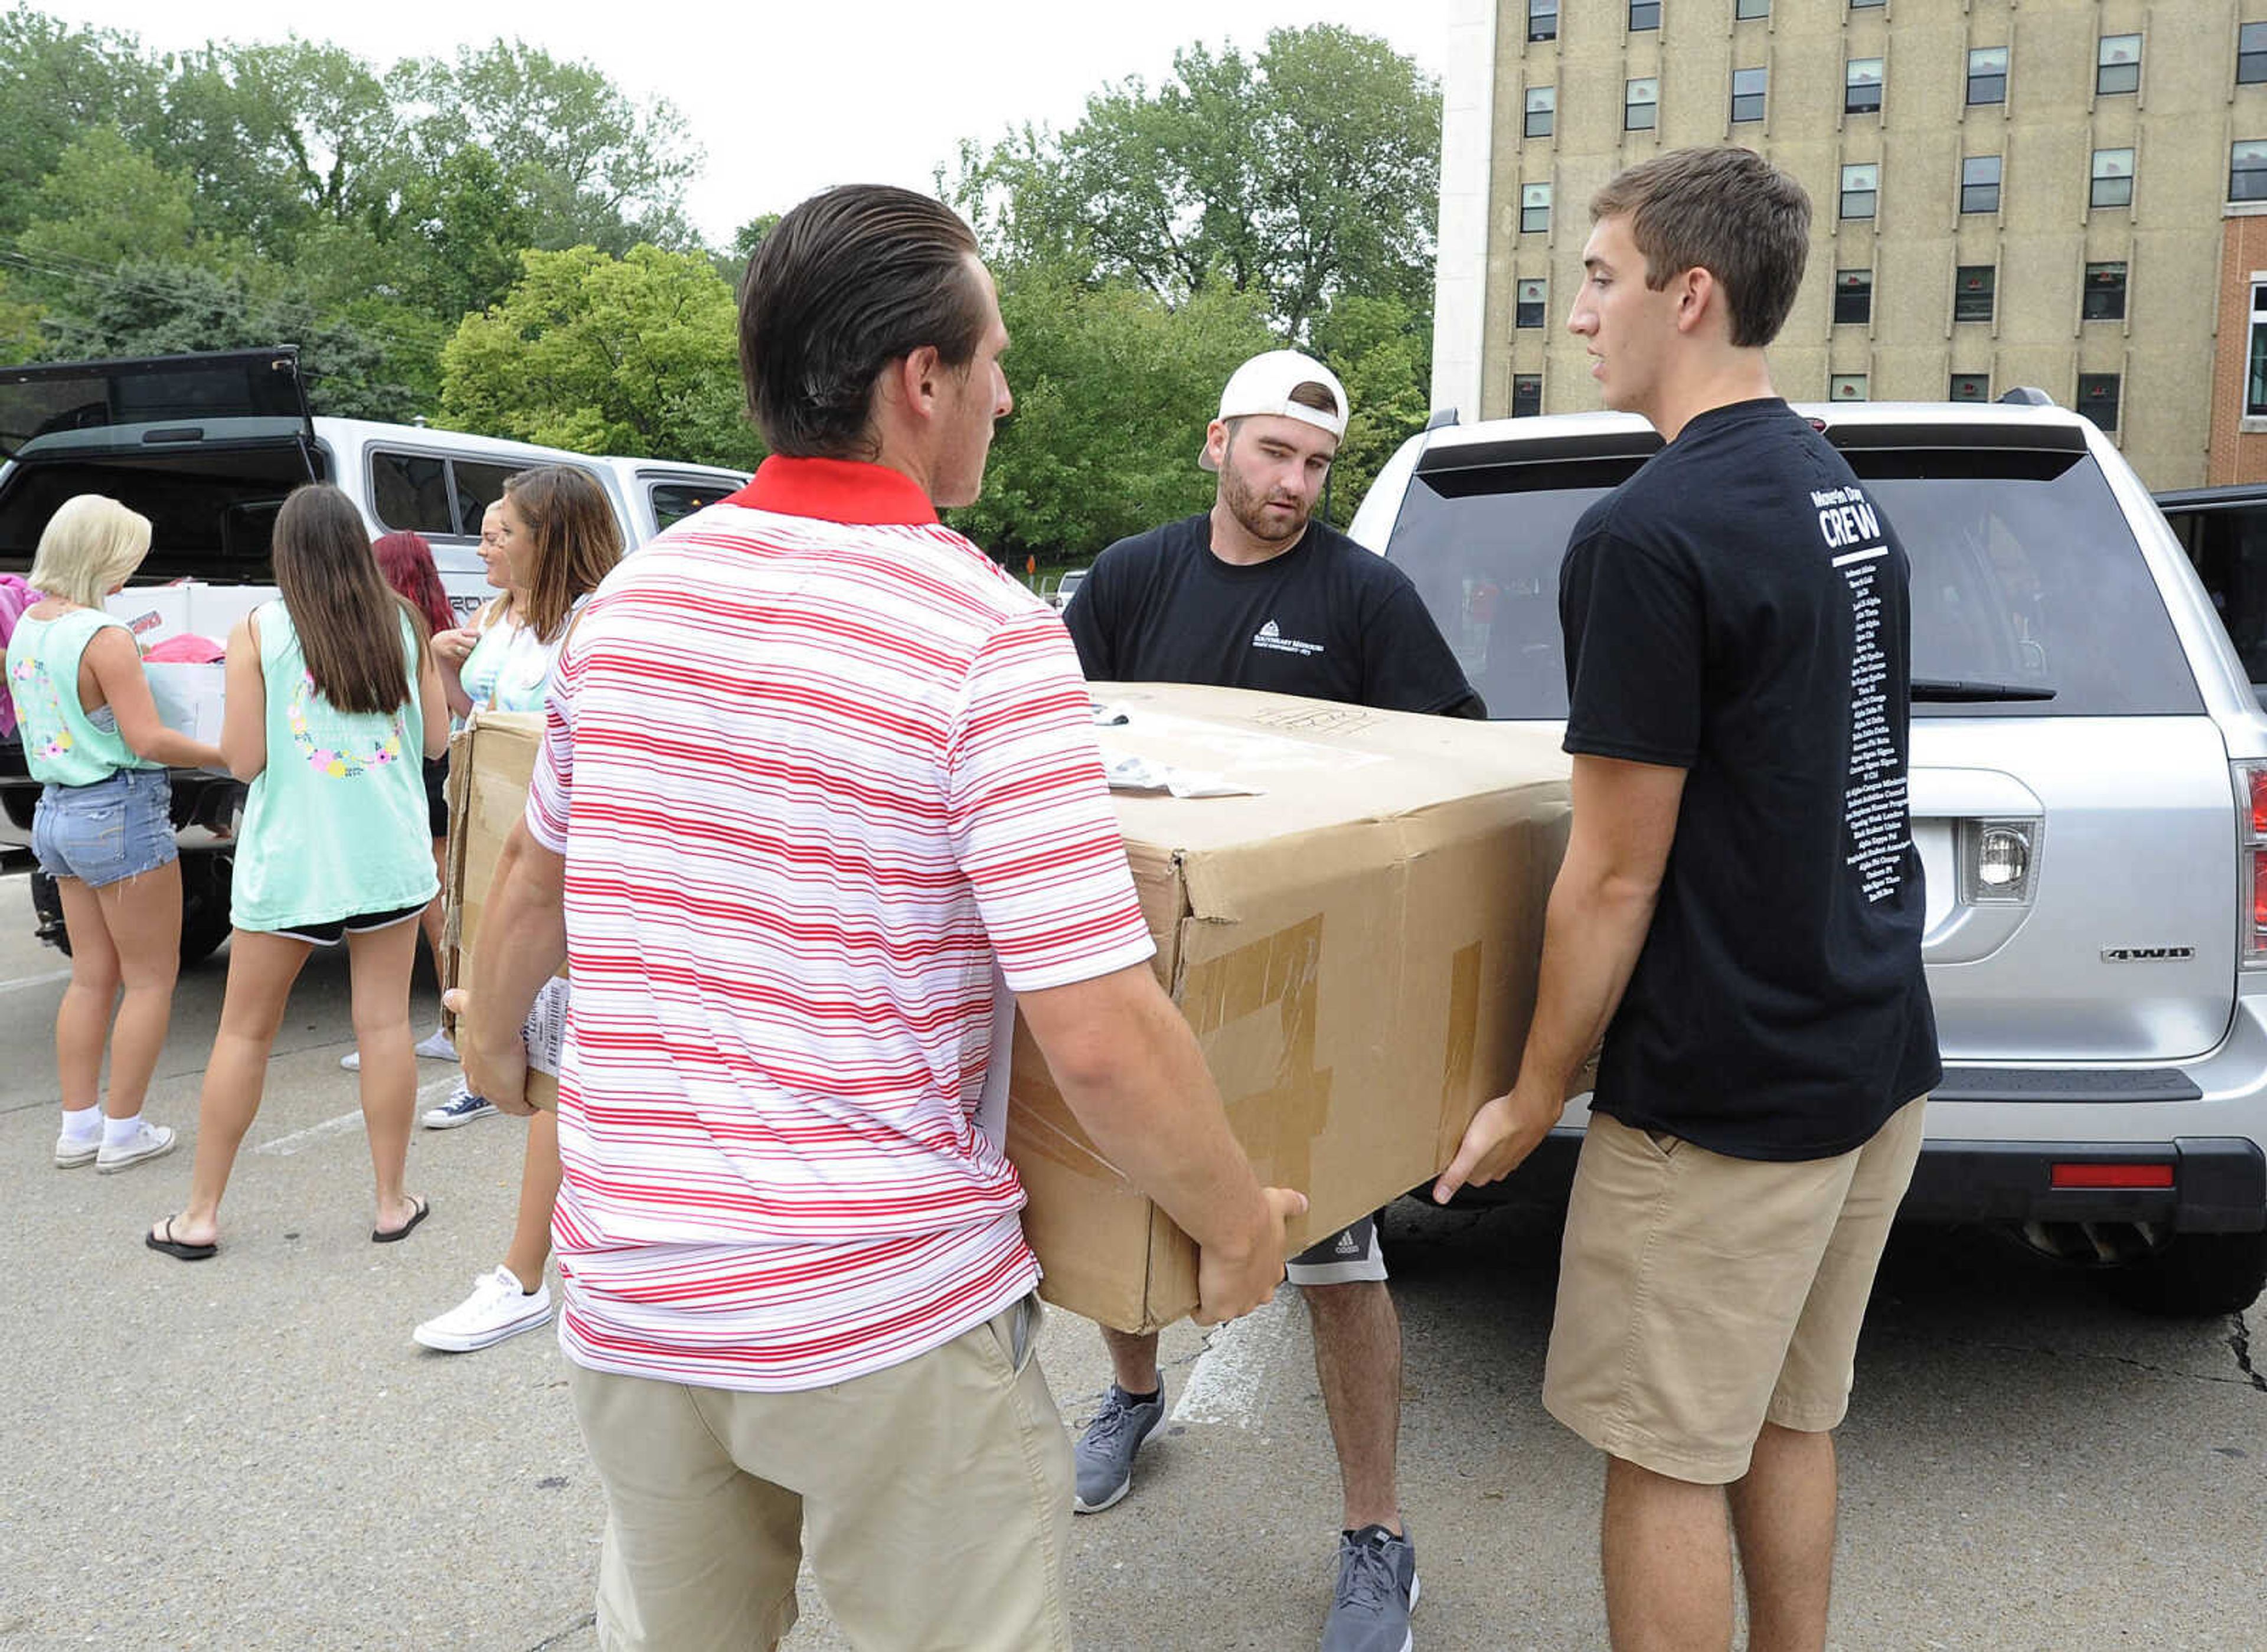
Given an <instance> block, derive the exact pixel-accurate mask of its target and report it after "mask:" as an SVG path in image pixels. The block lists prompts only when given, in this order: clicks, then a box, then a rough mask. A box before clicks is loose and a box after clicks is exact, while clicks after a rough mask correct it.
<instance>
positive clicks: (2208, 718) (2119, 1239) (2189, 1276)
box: [1352, 393, 2267, 1313]
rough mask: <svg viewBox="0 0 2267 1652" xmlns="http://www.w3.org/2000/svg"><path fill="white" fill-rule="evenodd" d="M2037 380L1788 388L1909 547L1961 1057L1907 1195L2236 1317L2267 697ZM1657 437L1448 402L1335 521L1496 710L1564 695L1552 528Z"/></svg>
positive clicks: (2255, 1122) (1922, 747)
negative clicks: (1818, 393) (1451, 407)
mask: <svg viewBox="0 0 2267 1652" xmlns="http://www.w3.org/2000/svg"><path fill="white" fill-rule="evenodd" d="M2028 394H2029V395H2030V396H2032V397H2034V398H2036V393H2028ZM2037 401H2043V398H2036V400H2032V401H2026V402H2024V403H2023V404H2021V405H2014V406H2002V405H1993V406H1988V407H1953V406H1949V405H1947V406H1924V405H1913V406H1897V405H1889V404H1878V403H1865V404H1852V403H1835V404H1830V405H1827V406H1814V407H1801V408H1799V409H1798V411H1800V412H1802V413H1804V414H1805V415H1808V417H1809V418H1810V419H1811V422H1813V423H1814V424H1816V426H1818V428H1819V429H1820V430H1823V432H1824V433H1825V435H1826V437H1827V439H1828V440H1830V441H1831V442H1832V443H1833V444H1835V445H1836V446H1837V447H1838V448H1839V449H1840V450H1841V451H1842V453H1843V456H1844V457H1845V459H1848V460H1849V462H1850V464H1851V466H1852V467H1853V468H1854V469H1855V470H1856V471H1857V473H1858V474H1859V476H1860V478H1861V479H1862V480H1863V481H1865V483H1866V485H1867V492H1868V494H1869V495H1870V496H1872V497H1873V498H1874V499H1875V500H1876V501H1878V502H1879V503H1881V505H1882V508H1883V510H1884V511H1885V513H1886V514H1887V515H1888V516H1889V519H1890V520H1891V521H1892V522H1893V523H1895V524H1896V525H1897V531H1898V533H1899V535H1900V537H1901V538H1902V539H1903V540H1904V546H1905V549H1906V552H1907V554H1908V555H1909V556H1910V558H1911V563H1912V591H1911V612H1912V672H1913V679H1914V683H1913V706H1912V718H1913V727H1912V747H1911V764H1912V775H1911V797H1912V812H1913V831H1914V836H1915V838H1916V839H1917V840H1918V841H1919V847H1920V852H1921V859H1922V862H1923V863H1924V865H1925V867H1926V873H1927V880H1928V928H1927V934H1926V943H1925V944H1926V958H1927V962H1928V973H1929V985H1930V988H1931V990H1932V992H1933V995H1934V998H1935V1002H1936V1018H1937V1025H1938V1028H1939V1031H1940V1034H1941V1039H1942V1044H1943V1052H1944V1059H1945V1068H1946V1073H1945V1080H1944V1084H1943V1086H1942V1088H1941V1089H1940V1090H1938V1091H1937V1092H1936V1093H1935V1098H1934V1099H1933V1101H1932V1103H1931V1104H1930V1108H1929V1121H1928V1142H1927V1146H1926V1149H1925V1151H1924V1153H1923V1156H1922V1159H1921V1164H1920V1168H1919V1171H1918V1173H1917V1174H1916V1176H1915V1177H1914V1180H1913V1186H1912V1192H1911V1194H1910V1196H1909V1197H1908V1198H1907V1200H1906V1202H1905V1206H1904V1213H1903V1214H1904V1216H1905V1217H1906V1218H1907V1219H1908V1220H1920V1221H1929V1222H1999V1223H2006V1224H2008V1225H2009V1226H2011V1227H2012V1228H2014V1229H2016V1230H2020V1231H2021V1234H2022V1235H2023V1236H2024V1237H2026V1238H2028V1239H2029V1241H2030V1242H2031V1243H2032V1244H2033V1245H2036V1246H2037V1247H2039V1248H2040V1249H2042V1250H2043V1251H2046V1252H2049V1253H2051V1254H2052V1255H2055V1256H2057V1257H2059V1258H2063V1259H2069V1260H2073V1261H2078V1262H2082V1263H2086V1264H2088V1265H2092V1266H2096V1267H2103V1268H2104V1269H2106V1270H2108V1271H2107V1272H2105V1274H2104V1278H2105V1281H2107V1282H2108V1283H2109V1284H2110V1285H2111V1287H2112V1288H2113V1289H2116V1290H2117V1291H2118V1292H2119V1294H2120V1295H2122V1296H2124V1297H2126V1298H2127V1299H2128V1300H2129V1301H2131V1302H2132V1303H2135V1304H2136V1305H2137V1306H2140V1307H2143V1308H2146V1309H2151V1310H2154V1311H2162V1312H2169V1313H2226V1312H2234V1311H2238V1310H2240V1309H2241V1308H2243V1307H2246V1306H2248V1305H2249V1303H2251V1302H2252V1300H2253V1299H2254V1298H2255V1297H2256V1296H2257V1295H2258V1294H2259V1290H2260V1287H2261V1284H2262V1281H2263V1279H2267V1154H2263V1151H2262V1149H2263V1145H2267V716H2263V713H2262V710H2261V707H2260V704H2259V701H2257V700H2256V698H2255V697H2254V695H2253V693H2252V688H2251V684H2250V682H2249V677H2248V674H2247V672H2246V671H2245V669H2244V666H2243V664H2242V662H2241V660H2240V659H2239V658H2238V657H2237V656H2236V653H2235V651H2234V648H2233V647H2232V646H2231V644H2230V643H2229V641H2228V638H2227V632H2226V631H2225V629H2223V628H2222V626H2221V624H2220V621H2219V618H2218V617H2217V615H2216V614H2215V613H2214V610H2213V606H2212V601H2211V599H2210V598H2208V597H2207V596H2206V594H2205V588H2204V586H2203V585H2202V584H2200V583H2199V581H2198V579H2197V574H2196V572H2195V570H2194V569H2192V568H2191V567H2190V562H2189V560H2188V558H2187V557H2186V556H2185V555H2184V554H2183V550H2182V547H2181V545H2180V544H2179V542H2178V541H2177V540H2175V538H2174V536H2173V534H2172V532H2171V531H2170V530H2169V529H2168V527H2167V525H2166V524H2165V521H2164V518H2162V517H2161V515H2160V514H2159V513H2158V510H2157V509H2156V507H2155V506H2154V505H2153V503H2151V500H2150V497H2149V494H2148V491H2147V490H2146V488H2144V487H2143V486H2142V485H2141V482H2140V481H2139V478H2137V477H2136V476H2135V475H2134V474H2133V472H2132V471H2131V469H2130V468H2129V467H2128V466H2126V464H2125V462H2124V459H2122V458H2121V457H2120V456H2119V454H2118V452H2117V449H2116V447H2115V446H2113V445H2112V444H2110V442H2109V440H2108V439H2107V438H2106V437H2104V436H2103V435H2102V432H2101V431H2100V430H2097V429H2096V428H2095V426H2094V425H2093V424H2092V423H2091V422H2088V421H2087V420H2085V419H2082V418H2080V417H2078V416H2077V415H2074V414H2071V413H2068V412H2065V411H2062V410H2060V409H2058V408H2055V407H2051V406H2043V405H2036V403H2037ZM1660 445H1661V443H1660V438H1659V437H1657V436H1655V435H1654V432H1653V431H1652V430H1651V429H1650V428H1648V427H1647V425H1645V424H1644V423H1643V422H1641V421H1639V420H1637V419H1635V418H1632V417H1630V416H1627V415H1617V414H1595V415H1570V416H1556V417H1546V418H1525V419H1515V420H1501V421H1496V422H1487V423H1482V424H1477V425H1456V424H1454V423H1445V424H1440V426H1439V428H1434V429H1430V430H1427V431H1425V432H1424V433H1423V434H1422V435H1420V436H1418V437H1412V438H1411V440H1410V441H1409V442H1408V443H1407V444H1405V445H1404V447H1403V448H1402V449H1401V451H1400V452H1398V454H1396V456H1395V457H1394V459H1392V460H1391V461H1390V463H1389V464H1388V466H1386V468H1385V470H1384V471H1383V474H1381V475H1380V476H1379V478H1378V481H1377V482H1376V486H1375V487H1374V488H1372V490H1371V492H1370V494H1369V496H1368V498H1367V499H1366V500H1365V501H1364V502H1363V504H1362V506H1361V510H1360V511H1359V513H1357V515H1356V517H1355V518H1354V523H1353V525H1352V532H1353V534H1354V538H1355V539H1357V540H1361V542H1362V543H1363V544H1365V545H1367V546H1368V547H1370V548H1371V549H1373V550H1376V551H1378V552H1380V553H1382V554H1384V555H1385V556H1386V557H1388V558H1389V559H1390V560H1391V561H1392V562H1395V563H1396V564H1398V566H1400V567H1401V568H1402V569H1404V570H1405V572H1406V573H1407V574H1408V575H1409V576H1410V577H1411V579H1412V580H1413V581H1414V582H1415V584H1416V585H1417V588H1418V590H1419V591H1420V592H1421V593H1423V596H1424V598H1425V601H1426V605H1427V607H1428V608H1430V609H1431V611H1432V614H1433V617H1434V620H1436V621H1437V622H1438V623H1439V625H1440V627H1441V629H1442V632H1443V633H1444V634H1445V635H1447V637H1448V639H1449V643H1450V644H1451V646H1453V647H1454V648H1455V649H1456V652H1457V655H1458V657H1460V658H1461V659H1462V660H1463V662H1464V669H1465V672H1466V673H1467V674H1468V675H1469V676H1470V677H1471V681H1472V686H1474V687H1475V688H1477V689H1478V691H1479V693H1480V694H1482V695H1483V696H1484V697H1485V698H1486V701H1487V704H1488V709H1489V711H1490V713H1491V715H1493V716H1497V717H1501V718H1518V719H1527V720H1535V721H1557V720H1563V719H1564V717H1565V716H1566V676H1565V665H1564V660H1563V658H1562V656H1561V653H1560V649H1559V561H1560V558H1561V556H1562V555H1563V554H1564V552H1565V550H1566V540H1567V536H1568V533H1569V532H1570V531H1571V530H1572V528H1573V527H1574V523H1575V520H1576V518H1579V517H1580V516H1581V514H1582V511H1583V510H1585V509H1586V508H1587V507H1588V505H1589V504H1590V503H1591V502H1592V501H1594V500H1596V498H1597V497H1598V496H1600V495H1601V494H1602V493H1603V492H1604V491H1605V490H1606V489H1608V488H1611V487H1613V486H1615V485H1616V484H1617V483H1618V482H1620V481H1623V480H1624V479H1625V477H1627V476H1628V475H1630V474H1631V473H1632V472H1633V471H1634V470H1636V469H1637V467H1638V466H1640V465H1641V464H1642V463H1643V462H1644V461H1645V459H1646V458H1647V456H1648V455H1649V454H1651V453H1653V452H1656V451H1657V450H1658V449H1659V447H1660ZM1579 1139H1580V1136H1579V1131H1578V1130H1574V1129H1568V1130H1563V1131H1561V1132H1559V1135H1558V1137H1557V1139H1556V1140H1555V1141H1554V1142H1553V1144H1552V1148H1553V1150H1552V1151H1551V1152H1548V1153H1545V1154H1539V1155H1538V1156H1537V1159H1538V1161H1539V1163H1538V1164H1537V1168H1536V1171H1535V1172H1534V1175H1533V1178H1532V1181H1531V1186H1533V1187H1548V1186H1549V1185H1550V1184H1551V1181H1552V1178H1553V1177H1554V1176H1563V1175H1565V1174H1566V1172H1567V1170H1568V1167H1569V1166H1570V1165H1571V1161H1572V1149H1573V1147H1574V1144H1575V1143H1576V1142H1579Z"/></svg>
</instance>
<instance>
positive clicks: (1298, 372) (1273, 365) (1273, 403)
mask: <svg viewBox="0 0 2267 1652" xmlns="http://www.w3.org/2000/svg"><path fill="white" fill-rule="evenodd" d="M1300 385H1321V386H1322V387H1323V388H1324V389H1325V390H1327V391H1329V392H1330V393H1331V400H1332V401H1333V402H1335V403H1336V404H1337V406H1336V408H1335V410H1334V411H1332V412H1328V413H1325V412H1324V411H1323V409H1321V408H1320V407H1309V406H1307V405H1306V403H1304V402H1302V401H1294V400H1291V393H1292V392H1293V391H1295V390H1296V389H1297V388H1298V387H1299V386H1300ZM1346 412H1347V408H1346V386H1345V385H1342V384H1340V383H1339V376H1338V375H1337V374H1336V373H1334V372H1332V371H1331V370H1330V369H1329V368H1327V367H1325V366H1324V365H1323V364H1322V363H1320V362H1318V361H1317V360H1316V359H1315V358H1314V357H1313V356H1302V355H1301V354H1300V353H1299V352H1298V351H1297V350H1268V351H1266V352H1264V353H1263V354H1261V355H1258V356H1253V357H1252V358H1251V360H1250V361H1248V362H1246V363H1244V365H1243V366H1241V367H1239V368H1237V369H1236V371H1235V372H1234V373H1233V374H1232V375H1230V376H1229V381H1228V388H1227V389H1225V390H1223V391H1222V392H1221V393H1220V416H1221V417H1222V419H1247V418H1251V417H1252V416H1253V415H1267V414H1273V415H1276V416H1278V417H1280V418H1285V419H1296V420H1298V421H1299V422H1301V423H1302V424H1311V425H1313V426H1314V427H1315V428H1316V429H1317V430H1327V431H1329V432H1330V433H1331V434H1332V436H1335V437H1340V438H1343V437H1345V435H1346ZM1199 462H1200V464H1202V465H1203V466H1204V467H1205V468H1206V469H1207V470H1217V469H1219V468H1220V466H1217V465H1215V464H1214V463H1213V462H1212V456H1211V454H1210V453H1209V452H1207V453H1206V454H1205V456H1204V457H1203V458H1202V459H1200V460H1199Z"/></svg>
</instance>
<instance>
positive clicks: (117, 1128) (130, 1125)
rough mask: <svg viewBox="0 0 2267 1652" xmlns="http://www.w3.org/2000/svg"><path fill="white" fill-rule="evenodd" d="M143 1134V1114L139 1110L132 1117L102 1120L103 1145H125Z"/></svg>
mask: <svg viewBox="0 0 2267 1652" xmlns="http://www.w3.org/2000/svg"><path fill="white" fill-rule="evenodd" d="M139 1134H142V1115H141V1114H140V1113H138V1112H137V1113H136V1114H135V1115H134V1116H133V1117H132V1118H131V1119H105V1120H103V1121H102V1145H103V1146H105V1147H124V1146H125V1145H126V1144H127V1143H128V1142H131V1141H132V1140H133V1139H134V1138H135V1137H136V1136H137V1135H139Z"/></svg>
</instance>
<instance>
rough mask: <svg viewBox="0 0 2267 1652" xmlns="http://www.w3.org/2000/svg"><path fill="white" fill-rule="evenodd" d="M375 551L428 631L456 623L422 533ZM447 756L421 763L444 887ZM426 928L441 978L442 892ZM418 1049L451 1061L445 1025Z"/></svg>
mask: <svg viewBox="0 0 2267 1652" xmlns="http://www.w3.org/2000/svg"><path fill="white" fill-rule="evenodd" d="M370 549H371V551H372V552H374V553H375V554H377V557H378V571H379V572H381V573H383V574H384V575H385V583H386V584H389V585H391V586H393V590H394V591H395V593H396V594H397V595H399V596H400V597H401V598H403V599H404V600H405V601H407V603H408V604H409V606H411V607H413V608H415V609H416V610H417V612H418V613H421V614H422V615H423V616H424V618H425V628H426V632H427V634H428V635H433V636H437V635H440V634H441V633H442V632H444V631H446V630H448V629H450V628H452V627H453V626H454V625H455V624H456V623H457V616H456V614H455V613H454V612H453V611H452V610H451V608H450V606H449V593H448V592H447V591H444V590H443V589H442V587H441V573H440V570H439V569H437V568H436V567H435V566H434V565H433V547H431V546H430V545H429V544H427V543H426V540H425V536H424V535H423V534H422V533H408V532H396V533H388V534H385V535H382V536H381V537H380V538H378V540H376V541H374V542H373V543H372V544H371V546H370ZM448 791H449V760H448V759H447V758H445V757H436V758H429V759H427V760H426V763H425V812H426V815H427V817H428V819H429V825H430V826H431V827H432V832H433V865H434V867H435V869H436V870H437V871H438V872H439V874H440V877H441V881H442V883H443V885H444V886H445V885H447V883H448V881H449V796H448ZM418 926H419V927H420V928H421V929H423V930H424V932H425V944H426V946H427V947H428V948H429V950H430V951H431V952H432V954H433V979H434V980H436V981H438V980H440V979H441V897H440V896H439V895H436V896H434V897H433V900H432V904H431V905H430V906H429V907H426V908H425V914H424V916H422V918H420V919H419V920H418ZM417 1054H420V1055H422V1056H425V1057H427V1058H428V1059H429V1060H432V1061H455V1060H456V1059H457V1046H456V1045H455V1044H454V1043H452V1042H451V1040H450V1038H449V1032H448V1029H447V1027H446V1026H439V1027H436V1028H434V1029H433V1032H432V1034H431V1036H430V1037H429V1038H425V1039H420V1040H419V1041H418V1045H417ZM339 1065H341V1067H343V1068H346V1069H347V1070H348V1072H353V1071H354V1070H355V1069H356V1068H357V1067H359V1066H360V1065H361V1055H360V1052H358V1051H356V1052H349V1053H348V1054H347V1055H346V1056H344V1057H343V1058H341V1061H340V1063H339Z"/></svg>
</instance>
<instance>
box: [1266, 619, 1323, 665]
mask: <svg viewBox="0 0 2267 1652" xmlns="http://www.w3.org/2000/svg"><path fill="white" fill-rule="evenodd" d="M1251 646H1252V647H1254V648H1264V649H1266V650H1268V652H1270V653H1271V654H1297V655H1300V656H1302V657H1304V656H1308V655H1314V654H1319V653H1321V652H1322V651H1323V645H1322V644H1321V643H1319V642H1299V641H1298V640H1297V639H1295V638H1294V637H1288V636H1285V635H1283V632H1282V629H1281V628H1280V627H1279V626H1278V625H1277V624H1276V623H1275V621H1274V620H1269V621H1267V623H1266V624H1265V625H1263V626H1261V627H1260V628H1259V629H1258V631H1256V632H1254V633H1253V634H1252V637H1251Z"/></svg>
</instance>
